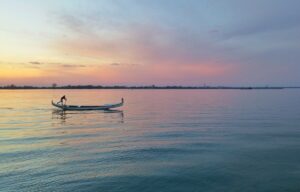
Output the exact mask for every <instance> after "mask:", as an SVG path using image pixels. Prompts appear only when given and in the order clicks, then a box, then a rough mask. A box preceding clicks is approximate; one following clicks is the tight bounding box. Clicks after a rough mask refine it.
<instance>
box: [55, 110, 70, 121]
mask: <svg viewBox="0 0 300 192" xmlns="http://www.w3.org/2000/svg"><path fill="white" fill-rule="evenodd" d="M52 119H58V120H61V121H60V123H61V124H65V123H66V119H67V115H66V111H64V110H53V111H52Z"/></svg>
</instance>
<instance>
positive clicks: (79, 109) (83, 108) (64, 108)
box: [52, 98, 124, 111]
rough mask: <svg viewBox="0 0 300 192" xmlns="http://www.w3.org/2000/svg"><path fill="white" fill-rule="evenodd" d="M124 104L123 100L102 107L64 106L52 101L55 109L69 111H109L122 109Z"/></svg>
mask: <svg viewBox="0 0 300 192" xmlns="http://www.w3.org/2000/svg"><path fill="white" fill-rule="evenodd" d="M123 104H124V99H123V98H122V101H121V102H120V103H115V104H106V105H101V106H79V105H62V104H57V103H54V102H53V101H52V105H53V106H54V107H57V108H59V109H62V110H68V111H87V110H109V109H114V108H118V107H121V106H123Z"/></svg>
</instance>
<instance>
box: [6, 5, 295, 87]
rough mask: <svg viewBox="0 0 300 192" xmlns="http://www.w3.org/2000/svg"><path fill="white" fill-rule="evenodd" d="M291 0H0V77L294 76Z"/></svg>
mask: <svg viewBox="0 0 300 192" xmlns="http://www.w3.org/2000/svg"><path fill="white" fill-rule="evenodd" d="M299 58H300V1H297V0H281V1H279V0H205V1H204V0H175V1H174V0H98V1H96V0H57V1H53V0H39V1H38V0H0V85H7V84H16V85H51V84H52V83H57V84H58V85H67V84H72V85H77V84H82V85H85V84H94V85H115V84H118V85H152V84H156V85H191V86H196V85H203V84H207V85H234V86H239V85H242V86H243V85H245V86H248V85H278V86H281V85H285V86H296V85H300V62H299V61H300V59H299Z"/></svg>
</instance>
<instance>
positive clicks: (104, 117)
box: [52, 110, 124, 124]
mask: <svg viewBox="0 0 300 192" xmlns="http://www.w3.org/2000/svg"><path fill="white" fill-rule="evenodd" d="M80 115H82V116H83V118H85V119H86V118H93V119H92V120H93V122H95V119H94V118H97V121H105V122H115V123H124V112H123V111H121V110H105V111H89V112H88V111H81V112H80V111H73V112H71V111H69V112H67V111H63V110H53V112H52V119H58V120H60V123H61V124H66V123H67V119H69V118H71V117H72V116H74V117H76V118H74V121H77V120H78V118H77V117H78V116H80ZM99 117H100V119H99ZM79 118H80V117H79ZM72 123H75V122H72Z"/></svg>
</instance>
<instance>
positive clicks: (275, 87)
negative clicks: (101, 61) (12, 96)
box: [0, 85, 300, 90]
mask: <svg viewBox="0 0 300 192" xmlns="http://www.w3.org/2000/svg"><path fill="white" fill-rule="evenodd" d="M299 88H300V87H280V86H236V87H235V86H154V85H153V86H118V85H116V86H94V85H67V86H57V87H56V86H52V87H49V86H14V85H9V86H2V87H0V90H1V89H2V90H18V89H21V90H24V89H238V90H252V89H299Z"/></svg>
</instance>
